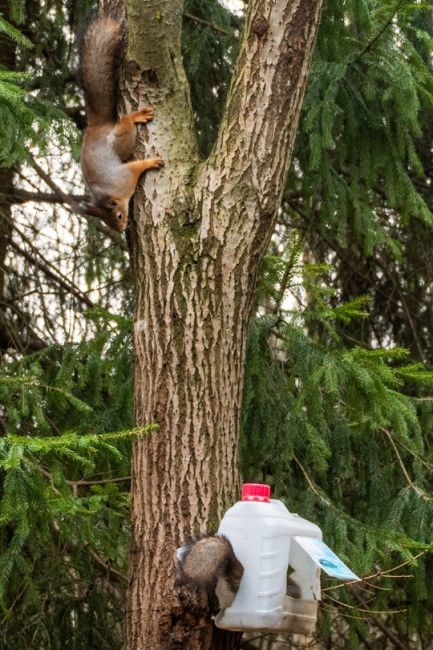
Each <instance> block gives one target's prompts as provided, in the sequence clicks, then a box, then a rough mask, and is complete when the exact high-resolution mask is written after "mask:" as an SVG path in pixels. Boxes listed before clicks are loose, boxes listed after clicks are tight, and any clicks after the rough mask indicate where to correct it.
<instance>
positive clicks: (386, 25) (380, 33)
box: [352, 0, 406, 63]
mask: <svg viewBox="0 0 433 650" xmlns="http://www.w3.org/2000/svg"><path fill="white" fill-rule="evenodd" d="M404 2H406V0H398V2H397V4H396V6H395V8H394V10H393V12H392V13H391V15H390V17H389V18H388V20H387V21H386V22H385V23H384V24H383V25H382V27H381V28H380V29H379V31H378V32H377V34H376V35H375V36H373V38H372V39H371V41H369V42H368V43H367V45H366V46H365V47H364V48H363V49H362V50H361V52H360V53H359V54H358V55H357V57H356V59H355V60H354V61H352V63H358V62H359V61H360V60H361V59H362V57H363V56H364V55H365V54H367V52H368V51H369V50H371V48H372V47H373V45H374V44H375V43H376V42H377V41H378V40H379V38H380V37H381V36H382V34H383V33H384V32H386V30H387V29H388V27H390V25H391V24H392V21H393V20H394V18H395V15H396V14H397V12H398V10H399V9H400V7H401V6H402V5H403V4H404Z"/></svg>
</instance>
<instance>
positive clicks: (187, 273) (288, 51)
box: [124, 0, 322, 650]
mask: <svg viewBox="0 0 433 650" xmlns="http://www.w3.org/2000/svg"><path fill="white" fill-rule="evenodd" d="M321 4H322V0H251V2H250V3H249V9H248V16H247V19H246V28H245V33H244V36H243V41H242V45H241V49H240V54H239V60H238V64H237V69H236V72H235V74H234V78H233V81H232V87H231V90H230V93H229V97H228V101H227V110H226V114H225V117H224V120H223V122H222V125H221V129H220V133H219V136H218V140H217V143H216V146H215V148H214V151H213V153H212V154H211V156H210V158H209V159H208V160H207V161H206V162H200V161H199V159H198V153H197V147H196V142H195V135H194V127H193V118H192V111H191V107H190V100H189V93H188V85H187V82H186V80H185V75H184V71H183V66H182V61H181V54H180V33H181V18H182V1H181V0H171V1H170V2H169V1H168V0H166V1H165V2H164V1H161V0H159V1H156V0H148V1H147V2H146V3H143V2H142V0H129V2H128V4H127V24H128V35H129V38H128V50H127V57H126V64H125V93H124V98H125V103H126V106H127V108H128V109H129V108H131V109H133V108H136V107H137V106H138V105H140V106H144V105H147V104H151V105H153V106H154V107H155V110H156V117H155V120H154V121H153V122H151V123H149V125H148V128H147V129H143V131H142V132H141V133H142V137H141V141H142V145H141V147H140V148H138V150H137V157H143V154H145V155H146V156H149V155H150V154H151V152H152V153H155V154H158V155H160V156H162V157H163V158H164V160H165V162H166V167H165V169H164V170H162V171H160V172H150V173H148V174H147V176H146V178H145V180H144V182H143V184H142V186H143V189H144V192H143V190H139V191H138V192H137V194H136V198H135V210H134V220H133V223H132V225H131V237H130V244H131V264H132V269H133V277H134V279H135V290H136V295H135V316H134V346H135V415H136V421H137V423H138V424H143V423H150V422H156V423H157V424H158V425H159V429H158V430H157V431H155V432H153V433H152V434H151V435H150V436H149V437H148V438H147V439H145V440H139V441H137V442H136V443H135V445H134V451H133V487H132V496H133V505H132V539H133V541H132V557H131V579H130V590H129V604H128V625H127V647H128V649H129V650H159V649H164V650H165V649H174V648H177V649H181V648H182V649H184V650H206V649H207V648H226V649H229V648H236V647H239V643H240V635H239V634H236V635H233V634H228V633H225V632H223V631H218V630H216V628H214V627H213V625H212V622H211V620H210V618H209V615H208V613H207V611H206V609H204V608H203V607H202V606H201V605H202V603H201V602H200V597H199V596H197V595H194V594H191V593H189V592H188V591H186V590H185V589H182V590H176V588H175V584H174V582H175V577H176V561H175V549H176V548H177V547H178V546H179V545H180V544H181V543H182V542H183V541H184V540H185V539H187V538H188V537H190V536H191V535H195V534H197V533H202V532H213V531H215V530H216V529H217V527H218V523H219V520H220V518H221V516H222V514H223V512H224V511H225V510H226V509H227V508H228V507H229V506H230V505H232V504H233V503H234V502H235V501H236V500H237V499H238V496H239V487H240V479H239V474H238V439H239V429H240V411H241V402H242V386H243V372H244V356H245V340H246V333H247V326H248V321H249V318H250V312H251V307H252V304H253V297H254V290H255V284H256V277H257V271H258V266H259V263H260V260H261V258H262V256H263V253H264V251H265V248H266V245H267V242H268V240H269V237H270V236H271V233H272V229H273V223H274V217H275V214H276V210H277V209H278V206H279V202H280V197H281V193H282V189H283V185H284V180H285V176H286V173H287V168H288V164H289V159H290V154H291V151H292V148H293V143H294V138H295V134H296V127H297V121H298V117H299V112H300V108H301V102H302V97H303V93H304V90H305V86H306V80H307V71H308V67H309V63H310V58H311V51H312V46H313V43H314V37H315V34H316V31H317V26H318V21H319V14H320V9H321Z"/></svg>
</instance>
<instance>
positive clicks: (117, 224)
mask: <svg viewBox="0 0 433 650" xmlns="http://www.w3.org/2000/svg"><path fill="white" fill-rule="evenodd" d="M82 207H83V212H84V213H85V214H90V215H92V216H93V217H98V219H101V220H102V221H103V222H104V223H106V224H107V226H109V227H110V228H112V229H113V230H117V232H123V231H124V230H126V227H127V225H128V200H127V199H120V198H118V197H115V196H104V197H103V198H102V199H99V200H98V201H97V202H96V203H92V204H89V203H86V204H84V205H83V206H82Z"/></svg>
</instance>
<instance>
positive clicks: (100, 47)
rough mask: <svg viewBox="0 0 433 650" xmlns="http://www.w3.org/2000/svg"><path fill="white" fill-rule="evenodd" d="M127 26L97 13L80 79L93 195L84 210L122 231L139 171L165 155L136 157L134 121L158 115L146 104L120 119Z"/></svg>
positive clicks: (84, 42)
mask: <svg viewBox="0 0 433 650" xmlns="http://www.w3.org/2000/svg"><path fill="white" fill-rule="evenodd" d="M122 44H123V25H122V23H121V22H119V21H118V20H116V19H114V18H112V17H110V16H104V15H96V16H93V17H92V18H91V19H90V21H89V23H88V25H87V27H86V29H85V32H84V34H83V36H82V39H81V42H80V78H81V85H82V88H83V91H84V98H85V107H86V117H87V128H86V129H85V131H84V137H83V144H82V147H81V168H82V170H83V175H84V179H85V181H86V184H87V187H88V188H89V191H90V194H91V196H92V204H91V205H90V206H88V207H87V209H86V212H87V213H88V214H93V215H94V216H97V217H99V218H101V219H102V220H103V221H105V223H106V224H107V225H108V226H110V227H111V228H113V229H115V230H117V231H119V232H122V231H123V230H125V228H126V227H127V225H128V204H129V200H130V198H131V196H132V195H133V194H134V192H135V188H136V185H137V182H138V179H139V177H140V175H141V174H142V173H143V172H145V171H147V170H149V169H159V168H160V167H162V166H163V165H164V163H163V161H162V160H161V158H148V159H146V160H132V161H130V162H126V161H127V160H128V158H130V156H131V154H132V152H133V150H134V147H135V137H136V133H135V124H145V123H146V122H149V121H150V120H152V119H153V117H154V110H153V108H142V109H140V110H138V111H134V112H133V113H128V114H126V115H124V116H123V117H121V118H120V119H119V120H117V121H116V103H117V87H118V70H119V65H120V57H121V51H122Z"/></svg>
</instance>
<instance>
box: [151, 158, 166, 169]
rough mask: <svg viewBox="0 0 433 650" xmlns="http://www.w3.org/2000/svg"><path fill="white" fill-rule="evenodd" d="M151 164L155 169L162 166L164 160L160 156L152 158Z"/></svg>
mask: <svg viewBox="0 0 433 650" xmlns="http://www.w3.org/2000/svg"><path fill="white" fill-rule="evenodd" d="M153 164H154V166H155V169H160V168H161V167H164V161H163V160H162V158H154V159H153Z"/></svg>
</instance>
